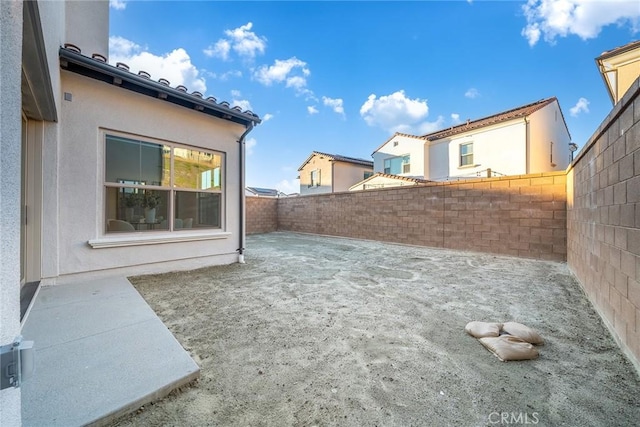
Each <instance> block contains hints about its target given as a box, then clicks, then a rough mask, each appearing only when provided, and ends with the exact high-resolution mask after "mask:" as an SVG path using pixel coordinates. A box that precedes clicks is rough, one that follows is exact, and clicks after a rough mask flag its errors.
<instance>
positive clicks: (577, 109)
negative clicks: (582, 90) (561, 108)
mask: <svg viewBox="0 0 640 427" xmlns="http://www.w3.org/2000/svg"><path fill="white" fill-rule="evenodd" d="M588 112H589V100H588V99H587V98H580V99H578V102H576V105H574V106H573V107H571V108H570V109H569V113H570V114H571V115H572V116H573V117H578V115H579V114H580V113H588Z"/></svg>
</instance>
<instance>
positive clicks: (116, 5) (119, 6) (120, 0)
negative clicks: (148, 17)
mask: <svg viewBox="0 0 640 427" xmlns="http://www.w3.org/2000/svg"><path fill="white" fill-rule="evenodd" d="M109 7H110V8H111V9H115V10H125V9H126V8H127V2H126V1H125V0H109Z"/></svg>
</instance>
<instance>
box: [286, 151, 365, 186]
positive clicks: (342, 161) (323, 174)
mask: <svg viewBox="0 0 640 427" xmlns="http://www.w3.org/2000/svg"><path fill="white" fill-rule="evenodd" d="M298 172H300V175H299V179H300V195H301V196H304V195H307V194H324V193H336V192H339V191H349V188H350V187H351V186H352V185H354V184H356V183H358V182H360V181H362V180H363V179H366V178H369V177H370V176H371V175H373V162H372V161H371V160H365V159H357V158H354V157H347V156H341V155H338V154H327V153H321V152H319V151H314V152H313V153H311V155H310V156H309V157H307V160H305V161H304V163H302V165H301V166H300V167H299V168H298Z"/></svg>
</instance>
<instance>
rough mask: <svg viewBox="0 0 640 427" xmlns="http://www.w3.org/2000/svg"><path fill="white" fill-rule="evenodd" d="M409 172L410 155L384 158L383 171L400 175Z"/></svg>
mask: <svg viewBox="0 0 640 427" xmlns="http://www.w3.org/2000/svg"><path fill="white" fill-rule="evenodd" d="M410 172H411V156H409V155H408V154H407V155H405V156H399V157H391V158H389V159H384V173H388V174H392V175H400V174H403V173H410Z"/></svg>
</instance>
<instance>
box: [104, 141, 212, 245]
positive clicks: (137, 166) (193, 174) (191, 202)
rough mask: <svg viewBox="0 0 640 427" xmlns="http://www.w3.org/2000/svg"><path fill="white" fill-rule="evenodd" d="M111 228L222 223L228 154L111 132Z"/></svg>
mask: <svg viewBox="0 0 640 427" xmlns="http://www.w3.org/2000/svg"><path fill="white" fill-rule="evenodd" d="M105 159H106V160H105V195H106V203H105V214H106V215H105V218H106V221H107V222H106V230H107V232H108V233H112V232H127V231H128V232H135V231H154V230H165V231H166V230H172V231H173V230H185V229H193V228H203V229H204V228H221V226H222V190H223V183H222V180H223V176H224V175H223V171H222V165H223V160H224V159H223V154H220V153H215V152H209V151H203V150H196V149H192V148H185V147H180V146H174V145H173V144H157V143H153V142H148V141H140V140H135V139H130V138H123V137H120V136H114V135H107V136H106V142H105Z"/></svg>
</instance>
